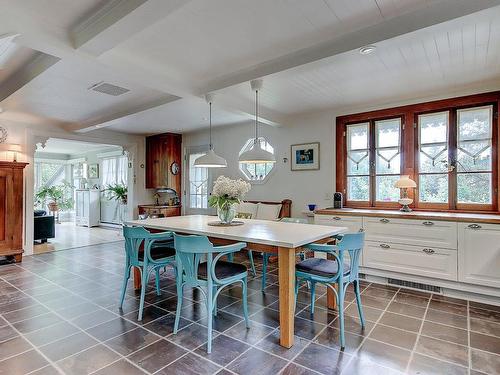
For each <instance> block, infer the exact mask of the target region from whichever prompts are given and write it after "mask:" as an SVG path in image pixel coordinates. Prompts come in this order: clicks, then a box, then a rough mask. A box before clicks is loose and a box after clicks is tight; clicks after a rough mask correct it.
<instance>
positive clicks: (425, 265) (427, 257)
mask: <svg viewBox="0 0 500 375" xmlns="http://www.w3.org/2000/svg"><path fill="white" fill-rule="evenodd" d="M363 261H364V267H369V268H376V269H379V270H386V271H392V272H400V273H405V274H411V275H418V276H426V277H433V278H437V279H445V280H453V281H457V251H456V250H449V249H442V248H437V247H422V246H411V245H402V244H395V243H390V244H389V243H386V242H375V241H366V242H365V247H364V249H363Z"/></svg>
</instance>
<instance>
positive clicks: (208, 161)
mask: <svg viewBox="0 0 500 375" xmlns="http://www.w3.org/2000/svg"><path fill="white" fill-rule="evenodd" d="M194 166H195V167H203V168H224V167H227V162H226V159H224V158H223V157H222V156H219V155H217V154H216V153H215V151H214V150H212V149H210V150H208V152H207V153H206V154H205V155H202V156H200V157H199V158H196V160H195V161H194Z"/></svg>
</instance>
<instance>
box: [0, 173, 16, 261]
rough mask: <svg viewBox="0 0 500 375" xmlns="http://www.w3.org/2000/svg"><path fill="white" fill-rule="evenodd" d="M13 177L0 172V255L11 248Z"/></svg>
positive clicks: (10, 174)
mask: <svg viewBox="0 0 500 375" xmlns="http://www.w3.org/2000/svg"><path fill="white" fill-rule="evenodd" d="M13 194H14V191H13V176H12V173H11V172H10V171H5V170H0V255H1V254H2V251H4V250H9V249H11V248H12V241H13V238H12V237H13V233H12V222H11V221H12V218H10V215H11V214H13V213H14V215H15V211H14V210H13V207H11V205H12V202H13V199H14V196H13Z"/></svg>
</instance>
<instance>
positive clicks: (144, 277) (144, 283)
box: [137, 264, 149, 321]
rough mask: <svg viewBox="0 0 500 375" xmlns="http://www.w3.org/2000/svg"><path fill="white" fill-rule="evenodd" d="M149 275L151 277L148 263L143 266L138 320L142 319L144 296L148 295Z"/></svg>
mask: <svg viewBox="0 0 500 375" xmlns="http://www.w3.org/2000/svg"><path fill="white" fill-rule="evenodd" d="M148 277H149V272H148V268H147V265H146V264H145V265H144V266H143V267H142V281H141V283H142V284H141V302H140V304H139V317H138V318H137V320H138V321H142V313H143V310H144V298H145V296H146V287H147V284H148Z"/></svg>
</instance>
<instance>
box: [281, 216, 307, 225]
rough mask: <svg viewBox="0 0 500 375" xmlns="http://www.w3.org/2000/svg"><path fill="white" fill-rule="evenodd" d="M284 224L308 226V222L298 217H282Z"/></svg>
mask: <svg viewBox="0 0 500 375" xmlns="http://www.w3.org/2000/svg"><path fill="white" fill-rule="evenodd" d="M280 221H282V222H284V223H297V224H309V221H308V220H307V219H304V218H300V217H283V218H281V220H280Z"/></svg>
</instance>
